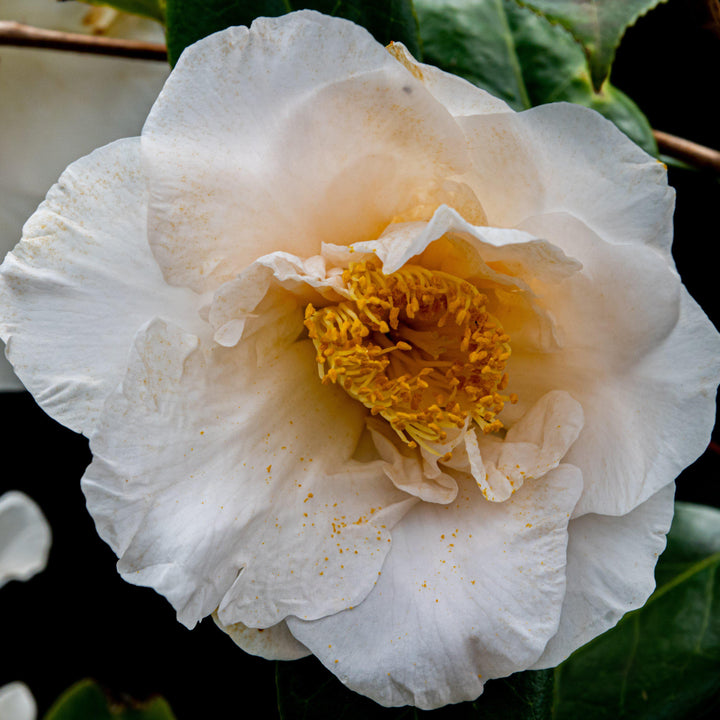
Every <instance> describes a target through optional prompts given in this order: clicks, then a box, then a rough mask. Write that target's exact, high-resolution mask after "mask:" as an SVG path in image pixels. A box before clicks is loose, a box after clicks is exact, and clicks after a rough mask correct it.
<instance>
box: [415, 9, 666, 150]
mask: <svg viewBox="0 0 720 720" xmlns="http://www.w3.org/2000/svg"><path fill="white" fill-rule="evenodd" d="M415 7H416V10H417V14H418V18H419V21H420V34H421V36H422V41H423V49H424V53H425V61H426V62H428V63H430V64H432V65H437V66H438V67H440V68H442V69H443V70H447V71H448V72H452V73H455V74H457V75H461V76H462V77H464V78H466V79H467V80H469V81H470V82H472V83H474V84H475V85H478V86H479V87H481V88H484V89H485V90H487V91H488V92H490V93H492V94H493V95H495V96H496V97H499V98H502V99H503V100H505V101H506V102H507V103H508V104H509V105H510V106H511V107H512V108H514V109H515V110H525V109H527V108H529V107H532V106H534V105H542V104H544V103H548V102H559V101H566V102H572V103H576V104H578V105H584V106H586V107H590V108H592V109H593V110H597V111H598V112H600V113H602V114H603V115H604V116H605V117H607V118H608V119H609V120H611V121H612V122H614V123H615V124H616V125H617V126H618V127H619V128H620V129H621V130H622V131H623V132H624V133H625V134H627V135H628V136H629V137H630V138H632V139H633V140H634V141H635V142H636V143H637V144H638V145H640V147H642V148H643V149H644V150H646V151H647V152H649V153H651V154H656V153H657V146H656V144H655V139H654V138H653V135H652V128H651V127H650V124H649V123H648V121H647V118H646V117H645V116H644V115H643V113H642V112H641V111H640V109H639V108H638V107H637V105H635V103H633V101H632V100H630V98H629V97H627V95H625V94H624V93H622V92H621V91H620V90H618V89H617V88H615V87H613V86H612V85H611V84H610V83H609V82H607V83H605V85H604V86H603V88H602V91H601V92H599V93H596V92H594V91H593V88H592V84H591V82H590V71H589V68H588V65H587V61H586V59H585V56H584V55H583V53H582V50H581V49H580V47H579V45H578V44H577V43H576V42H575V41H574V40H573V39H572V37H571V36H570V34H569V33H568V32H567V31H566V30H564V29H563V28H561V27H559V26H557V25H553V24H551V23H550V22H548V21H547V20H545V18H543V17H540V16H539V15H537V14H535V13H534V12H532V11H531V10H528V9H527V8H523V7H520V6H519V5H518V4H517V3H516V2H515V0H415Z"/></svg>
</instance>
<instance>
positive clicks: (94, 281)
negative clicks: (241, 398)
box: [0, 138, 200, 433]
mask: <svg viewBox="0 0 720 720" xmlns="http://www.w3.org/2000/svg"><path fill="white" fill-rule="evenodd" d="M146 198H147V194H146V189H145V183H144V179H143V177H142V175H141V173H140V160H139V141H138V140H137V138H135V139H128V140H121V141H118V142H116V143H113V144H111V145H108V146H106V147H104V148H101V149H99V150H96V151H95V152H93V153H92V154H90V155H88V156H87V157H85V158H82V159H81V160H78V161H77V162H75V163H73V164H72V165H71V166H70V167H69V168H68V169H67V170H66V171H65V172H64V173H63V174H62V176H61V177H60V180H59V181H58V183H57V185H54V186H53V187H52V189H51V190H50V192H49V193H48V196H47V198H46V200H45V202H44V203H43V204H42V205H41V206H40V207H39V208H38V210H37V212H36V213H35V214H34V215H33V216H32V217H31V218H30V220H28V222H27V223H26V225H25V228H24V235H23V241H22V242H21V243H20V244H19V245H18V246H17V247H16V248H15V250H14V251H13V252H11V253H9V254H8V255H7V257H6V259H5V262H4V263H3V265H2V268H1V269H0V301H1V302H2V306H3V317H2V318H1V319H0V335H1V336H2V338H3V340H5V342H6V343H7V344H8V346H7V355H8V358H9V359H10V361H11V362H12V363H13V366H14V367H15V371H16V373H17V374H18V376H19V377H20V378H21V380H23V382H24V383H25V386H26V387H27V388H28V390H30V392H32V393H33V395H34V396H35V399H36V400H37V402H38V403H39V404H40V406H41V407H42V408H43V409H44V410H45V411H46V412H47V413H48V414H49V415H51V416H52V417H54V418H55V419H56V420H58V421H60V422H62V423H63V424H64V425H67V426H68V427H70V428H72V429H73V430H76V431H79V432H86V433H87V432H89V431H91V430H92V428H93V426H94V424H95V422H96V418H97V414H98V412H99V410H100V408H101V407H102V404H103V402H104V401H105V398H106V397H107V395H109V394H110V392H111V390H112V389H113V388H114V387H115V386H116V385H117V384H118V383H119V382H120V380H121V379H122V377H123V375H124V372H125V366H126V360H127V354H128V351H129V348H130V345H131V343H132V339H133V337H134V336H135V333H136V332H137V329H138V328H139V327H140V326H141V325H142V324H143V323H144V322H147V321H148V320H149V319H151V318H153V317H155V316H157V315H159V316H162V317H166V318H168V319H171V320H174V319H178V318H179V319H181V320H182V322H183V324H184V325H185V326H189V327H190V329H194V328H196V327H198V328H199V327H200V320H199V317H198V313H197V309H198V307H199V301H198V299H197V296H195V294H194V293H192V292H191V291H189V290H185V289H180V288H171V287H169V286H168V285H167V284H166V283H165V281H164V280H163V278H162V275H161V273H160V270H159V268H158V266H157V264H156V263H155V261H154V260H153V257H152V254H151V253H150V248H149V246H148V245H147V241H146V239H145V238H146V225H145V208H146ZM198 331H199V330H198Z"/></svg>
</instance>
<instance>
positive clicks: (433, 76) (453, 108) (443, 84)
mask: <svg viewBox="0 0 720 720" xmlns="http://www.w3.org/2000/svg"><path fill="white" fill-rule="evenodd" d="M388 50H389V51H390V53H391V54H392V55H393V56H394V57H396V58H397V59H398V60H399V61H400V62H401V63H402V64H403V65H405V67H406V68H407V69H408V70H410V72H411V73H412V74H413V75H414V76H415V77H416V78H418V79H419V80H422V82H423V84H424V85H425V87H426V88H427V89H428V90H429V91H430V92H431V93H432V95H433V97H435V98H436V99H437V100H438V101H439V102H440V103H441V104H442V105H444V106H445V107H446V108H447V110H448V112H450V113H451V114H452V116H453V117H461V116H463V115H489V114H491V113H514V112H515V111H514V110H513V109H512V108H511V107H510V106H509V105H508V104H507V103H506V102H505V101H503V100H500V99H499V98H496V97H494V96H493V95H491V94H490V93H489V92H486V91H485V90H482V89H480V88H479V87H477V85H473V84H472V83H470V82H468V81H467V80H465V79H463V78H461V77H459V76H458V75H453V74H452V73H447V72H444V71H442V70H439V69H438V68H436V67H434V66H433V65H425V64H424V63H420V62H418V61H417V60H416V59H415V58H414V57H413V56H412V55H411V54H410V53H409V51H408V49H407V48H406V47H405V46H404V45H403V44H402V43H392V44H391V45H390V46H389V47H388Z"/></svg>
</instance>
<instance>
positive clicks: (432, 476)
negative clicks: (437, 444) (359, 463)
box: [367, 417, 462, 505]
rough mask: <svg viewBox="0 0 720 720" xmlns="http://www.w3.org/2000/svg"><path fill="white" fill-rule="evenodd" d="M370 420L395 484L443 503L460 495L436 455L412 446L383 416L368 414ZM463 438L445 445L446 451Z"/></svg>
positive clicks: (387, 471)
mask: <svg viewBox="0 0 720 720" xmlns="http://www.w3.org/2000/svg"><path fill="white" fill-rule="evenodd" d="M367 424H368V426H369V428H370V431H371V433H372V438H373V443H374V444H375V448H376V450H377V452H378V454H379V455H380V457H381V458H382V459H383V460H384V461H385V462H384V464H383V471H384V472H385V474H386V475H387V476H388V477H389V478H390V480H392V482H393V485H395V487H397V488H398V489H400V490H403V491H404V492H406V493H408V494H409V495H413V496H414V497H417V498H420V500H424V501H425V502H433V503H441V504H443V505H446V504H447V503H450V502H452V501H453V500H454V499H455V498H456V497H457V492H458V486H457V481H456V480H455V478H454V477H453V476H452V475H448V474H447V473H445V472H443V471H442V470H441V469H440V468H439V467H438V463H437V458H432V456H429V457H428V455H429V453H427V452H426V451H425V450H424V449H423V451H422V452H420V451H419V450H413V449H411V448H409V447H408V446H407V445H406V444H405V443H403V442H402V441H400V440H399V438H398V437H397V435H396V434H395V432H394V431H393V430H392V428H391V427H390V424H389V423H387V422H385V421H384V420H378V419H376V418H372V417H368V418H367ZM461 440H462V437H461V436H460V437H458V438H457V439H456V441H455V443H451V444H449V445H447V446H446V447H444V448H443V452H446V451H447V450H449V449H452V448H453V447H454V446H455V444H457V442H460V441H461Z"/></svg>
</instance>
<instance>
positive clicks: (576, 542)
mask: <svg viewBox="0 0 720 720" xmlns="http://www.w3.org/2000/svg"><path fill="white" fill-rule="evenodd" d="M674 494H675V484H674V483H672V484H670V485H667V486H666V487H664V488H663V489H662V490H660V491H659V492H657V493H656V494H655V495H653V496H652V497H651V498H649V499H648V500H646V501H645V502H644V503H642V505H639V506H638V507H636V508H635V510H633V511H632V512H631V513H629V514H627V515H624V516H623V517H608V516H606V515H593V514H589V515H584V516H583V517H581V518H577V519H575V520H571V521H570V527H569V532H570V542H569V545H568V567H567V592H566V593H565V600H564V602H563V609H562V615H561V617H560V627H559V628H558V632H557V635H555V637H553V638H552V639H551V640H550V642H549V643H548V645H547V647H546V648H545V652H544V653H543V654H542V656H541V657H540V659H539V660H538V661H537V663H536V664H535V665H534V667H535V668H538V669H539V668H546V667H553V666H555V665H557V664H559V663H561V662H562V661H563V660H565V658H567V657H568V656H569V655H570V653H572V652H574V651H575V650H577V648H579V647H580V646H582V645H584V644H585V643H586V642H588V641H589V640H592V638H594V637H596V636H597V635H599V634H600V633H602V632H605V630H608V629H609V628H611V627H613V626H614V625H615V623H617V621H618V620H619V619H620V618H621V617H622V616H623V615H624V614H625V613H626V612H629V611H630V610H635V609H636V608H639V607H642V606H643V605H644V603H645V601H646V600H647V599H648V597H650V594H651V593H652V591H653V590H654V589H655V577H654V574H655V565H656V563H657V559H658V557H659V556H660V554H661V553H662V551H663V550H664V549H665V540H666V538H665V536H666V534H667V532H668V530H669V529H670V523H671V522H672V516H673V509H674V505H673V496H674Z"/></svg>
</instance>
